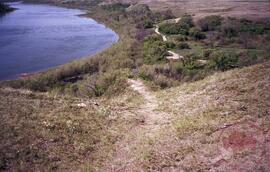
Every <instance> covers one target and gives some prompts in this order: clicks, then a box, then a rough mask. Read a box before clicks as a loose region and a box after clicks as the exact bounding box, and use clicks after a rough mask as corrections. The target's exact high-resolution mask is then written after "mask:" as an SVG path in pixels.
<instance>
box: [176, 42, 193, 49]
mask: <svg viewBox="0 0 270 172" xmlns="http://www.w3.org/2000/svg"><path fill="white" fill-rule="evenodd" d="M177 48H179V49H190V47H189V45H188V43H186V42H180V43H179V44H178V45H177Z"/></svg>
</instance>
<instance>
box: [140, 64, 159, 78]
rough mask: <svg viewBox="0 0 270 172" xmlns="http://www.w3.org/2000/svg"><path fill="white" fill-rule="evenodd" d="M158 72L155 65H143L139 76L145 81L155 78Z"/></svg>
mask: <svg viewBox="0 0 270 172" xmlns="http://www.w3.org/2000/svg"><path fill="white" fill-rule="evenodd" d="M155 75H156V73H155V71H154V68H153V66H148V65H143V66H142V67H141V68H140V69H139V77H140V78H142V79H143V80H145V81H152V80H154V77H155Z"/></svg>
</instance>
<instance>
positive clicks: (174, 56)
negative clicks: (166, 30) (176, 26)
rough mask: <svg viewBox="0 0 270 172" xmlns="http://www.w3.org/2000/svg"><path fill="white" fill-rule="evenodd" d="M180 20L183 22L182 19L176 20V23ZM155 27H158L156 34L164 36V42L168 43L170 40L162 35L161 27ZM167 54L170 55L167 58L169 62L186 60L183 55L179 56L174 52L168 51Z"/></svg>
mask: <svg viewBox="0 0 270 172" xmlns="http://www.w3.org/2000/svg"><path fill="white" fill-rule="evenodd" d="M180 20H181V18H180V17H179V18H176V19H174V21H175V23H178V22H179V21H180ZM155 27H156V28H155V32H156V34H158V35H160V36H162V40H163V41H164V42H167V41H168V39H167V37H166V35H164V34H162V33H160V32H159V27H158V25H155ZM167 52H168V53H169V54H170V56H166V59H168V60H179V59H184V57H183V56H181V55H179V54H177V53H175V52H173V51H167Z"/></svg>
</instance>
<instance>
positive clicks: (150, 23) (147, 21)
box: [143, 20, 153, 29]
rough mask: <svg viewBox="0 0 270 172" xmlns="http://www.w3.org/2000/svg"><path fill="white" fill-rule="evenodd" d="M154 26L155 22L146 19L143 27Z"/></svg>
mask: <svg viewBox="0 0 270 172" xmlns="http://www.w3.org/2000/svg"><path fill="white" fill-rule="evenodd" d="M152 27H153V22H152V21H150V20H146V21H144V22H143V28H144V29H149V28H152Z"/></svg>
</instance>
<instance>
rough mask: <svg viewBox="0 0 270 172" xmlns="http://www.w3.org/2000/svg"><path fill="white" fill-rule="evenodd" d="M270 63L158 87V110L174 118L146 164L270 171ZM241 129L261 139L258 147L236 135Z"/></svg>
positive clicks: (166, 167) (160, 167)
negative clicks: (190, 81) (170, 86)
mask: <svg viewBox="0 0 270 172" xmlns="http://www.w3.org/2000/svg"><path fill="white" fill-rule="evenodd" d="M269 67H270V64H269V62H268V63H265V64H261V65H256V66H252V67H247V68H243V69H236V70H232V71H228V72H225V73H217V74H215V75H213V76H210V77H208V78H206V79H204V80H201V81H198V82H194V83H191V84H184V85H182V86H180V87H178V88H173V89H168V90H165V91H161V92H158V97H159V100H160V101H161V102H162V103H161V104H160V106H159V110H160V111H163V112H164V111H165V112H167V113H168V114H173V116H174V117H173V120H172V121H173V122H172V123H171V125H168V126H167V128H166V131H164V132H162V134H161V136H162V137H160V138H159V141H158V142H157V143H156V144H155V145H154V146H153V149H152V150H148V151H147V152H148V154H147V163H146V168H148V169H150V170H158V171H169V170H176V171H180V170H184V171H234V170H236V171H239V170H243V171H249V170H250V171H260V170H262V169H264V170H266V171H268V170H269V168H270V167H269V164H267V161H268V159H269V152H268V151H269V145H270V143H269V140H268V141H267V138H268V137H269V129H270V127H269V122H267V121H269V105H270V104H269V103H270V97H269V94H268V91H269V90H270V78H269V75H268V74H269V69H270V68H269ZM254 126H255V127H254ZM236 131H239V132H241V133H244V136H245V138H248V137H250V140H252V139H254V140H256V147H255V148H250V147H248V142H240V143H238V142H237V141H239V139H241V138H239V136H238V137H237V136H236V138H235V137H233V136H234V132H236ZM230 136H231V137H233V139H232V138H231V137H230ZM228 138H230V139H232V140H229V141H230V142H229V143H230V144H232V145H230V146H229V147H225V142H224V139H225V140H226V139H228ZM237 139H238V140H237ZM238 144H243V145H242V146H241V147H240V146H239V145H238ZM235 147H236V148H237V149H236V150H235V149H234V148H235ZM238 148H239V149H238ZM251 155H252V156H251Z"/></svg>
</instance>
